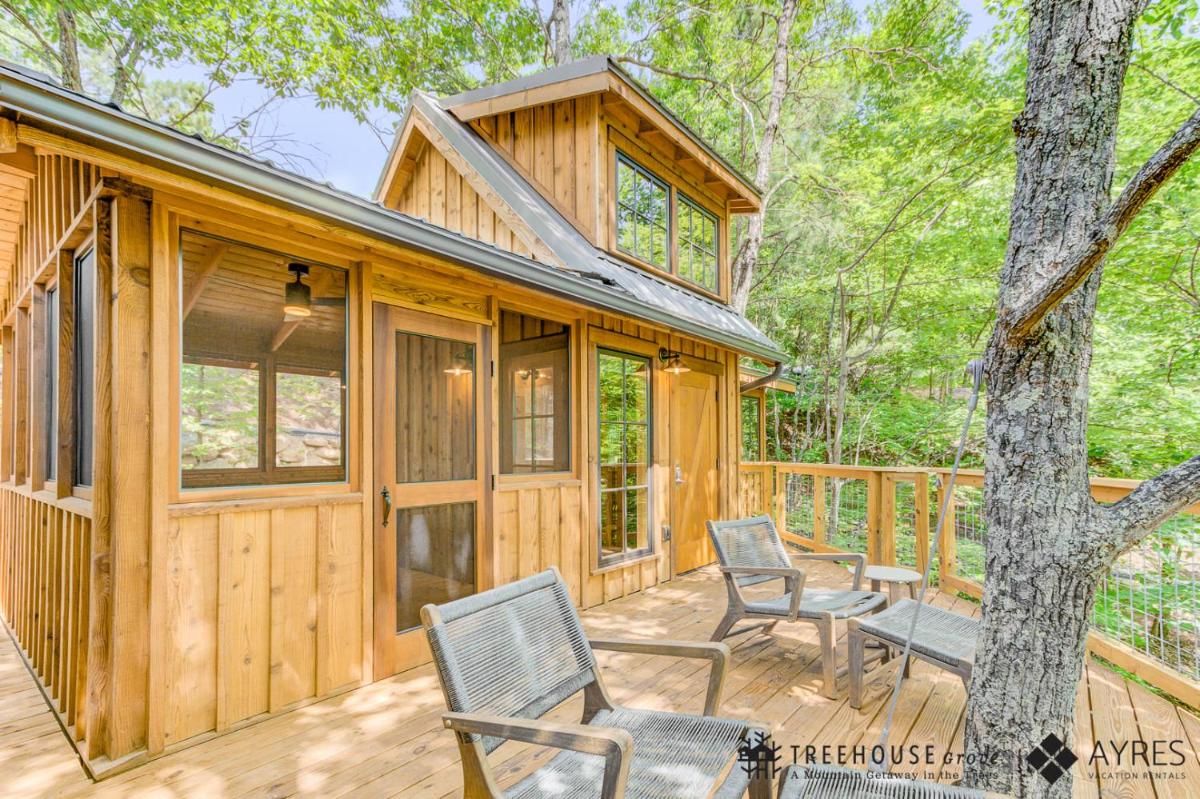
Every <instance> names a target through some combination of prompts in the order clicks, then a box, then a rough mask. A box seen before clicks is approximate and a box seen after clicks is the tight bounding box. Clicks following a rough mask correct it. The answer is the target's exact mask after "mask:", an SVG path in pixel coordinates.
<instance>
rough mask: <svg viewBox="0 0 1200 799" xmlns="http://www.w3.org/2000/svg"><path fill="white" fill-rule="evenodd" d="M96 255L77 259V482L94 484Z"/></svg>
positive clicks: (75, 376) (75, 378) (76, 483)
mask: <svg viewBox="0 0 1200 799" xmlns="http://www.w3.org/2000/svg"><path fill="white" fill-rule="evenodd" d="M95 328H96V255H95V252H94V251H92V250H89V251H88V252H86V253H85V254H84V255H83V256H82V257H80V258H79V259H78V260H76V261H75V375H74V383H75V385H74V390H75V397H74V400H75V424H74V431H73V432H74V436H75V485H77V486H83V487H88V486H90V485H91V484H92V419H93V417H94V413H93V405H94V402H93V399H94V398H93V391H94V389H95V386H94V384H93V382H92V378H93V375H94V374H95V363H96V360H95V358H96V352H95V344H96V329H95Z"/></svg>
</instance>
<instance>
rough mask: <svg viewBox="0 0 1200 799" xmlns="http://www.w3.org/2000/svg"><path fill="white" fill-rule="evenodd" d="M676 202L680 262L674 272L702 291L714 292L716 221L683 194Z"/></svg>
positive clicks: (715, 285) (716, 266) (715, 277)
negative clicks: (677, 207)
mask: <svg viewBox="0 0 1200 799" xmlns="http://www.w3.org/2000/svg"><path fill="white" fill-rule="evenodd" d="M676 196H677V197H678V199H679V224H678V226H677V229H678V230H679V263H678V264H677V266H676V270H675V271H676V273H677V274H678V275H679V276H680V277H681V278H683V279H684V280H686V281H688V282H689V283H695V284H696V285H697V286H699V287H700V288H702V289H705V290H707V291H711V292H712V293H713V294H716V293H717V275H718V273H719V267H718V264H719V261H718V258H717V218H716V217H715V216H713V215H712V214H710V213H709V212H708V211H705V210H704V209H703V208H701V207H700V206H699V205H697V204H696V203H694V202H692V201H691V200H689V199H688V198H687V197H686V196H685V195H683V194H678V195H676Z"/></svg>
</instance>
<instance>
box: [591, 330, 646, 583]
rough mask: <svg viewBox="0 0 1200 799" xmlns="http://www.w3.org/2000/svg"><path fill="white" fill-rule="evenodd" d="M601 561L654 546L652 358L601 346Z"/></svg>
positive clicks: (627, 555) (615, 559)
mask: <svg viewBox="0 0 1200 799" xmlns="http://www.w3.org/2000/svg"><path fill="white" fill-rule="evenodd" d="M596 358H597V369H596V372H597V375H598V383H599V385H598V386H597V390H598V397H597V404H598V409H599V423H598V424H599V440H600V492H599V494H600V514H599V515H600V542H599V543H600V562H601V564H604V563H605V562H613V561H617V560H621V559H623V558H626V557H631V556H635V555H640V554H644V553H648V552H650V551H651V540H650V468H649V467H650V452H651V437H650V432H651V431H650V359H649V358H642V357H639V356H636V355H626V354H624V353H619V352H612V351H609V350H599V351H598V352H597V354H596Z"/></svg>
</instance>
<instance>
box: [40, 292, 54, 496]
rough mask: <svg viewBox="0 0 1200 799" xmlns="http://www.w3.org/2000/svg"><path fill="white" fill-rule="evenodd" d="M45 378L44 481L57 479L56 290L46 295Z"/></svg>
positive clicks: (43, 415) (43, 416) (43, 393)
mask: <svg viewBox="0 0 1200 799" xmlns="http://www.w3.org/2000/svg"><path fill="white" fill-rule="evenodd" d="M45 363H46V374H45V377H44V379H45V383H44V384H43V386H44V388H43V392H42V396H43V397H45V400H46V410H45V412H44V413H43V414H42V419H43V420H44V424H45V429H44V430H43V435H42V447H43V450H44V457H45V460H44V461H43V463H42V466H43V469H42V473H43V474H44V475H45V476H46V479H47V480H57V479H58V289H56V288H54V289H50V290H48V291H47V292H46V361H45Z"/></svg>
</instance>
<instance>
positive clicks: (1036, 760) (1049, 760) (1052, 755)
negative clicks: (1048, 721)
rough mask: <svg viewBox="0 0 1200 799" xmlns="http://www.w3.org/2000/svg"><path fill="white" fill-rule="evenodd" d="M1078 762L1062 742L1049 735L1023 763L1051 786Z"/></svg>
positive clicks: (1053, 735)
mask: <svg viewBox="0 0 1200 799" xmlns="http://www.w3.org/2000/svg"><path fill="white" fill-rule="evenodd" d="M1077 760H1079V758H1078V757H1076V756H1075V753H1074V752H1072V751H1071V750H1070V749H1069V748H1068V747H1067V745H1066V744H1065V743H1063V742H1062V740H1060V739H1059V737H1058V736H1057V735H1055V734H1054V733H1050V734H1049V735H1047V736H1046V737H1045V738H1043V739H1042V742H1041V743H1040V744H1038V745H1037V746H1035V747H1034V748H1033V751H1032V752H1030V753H1029V754H1027V755H1025V762H1026V763H1028V764H1029V765H1030V767H1032V768H1033V770H1034V771H1036V772H1037V773H1038V774H1041V775H1042V779H1044V780H1045V781H1046V782H1048V783H1050V784H1051V785H1053V784H1054V783H1056V782H1058V780H1059V778H1060V777H1062V775H1063V774H1066V773H1067V772H1068V771H1070V769H1071V766H1073V765H1075V762H1076V761H1077Z"/></svg>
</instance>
